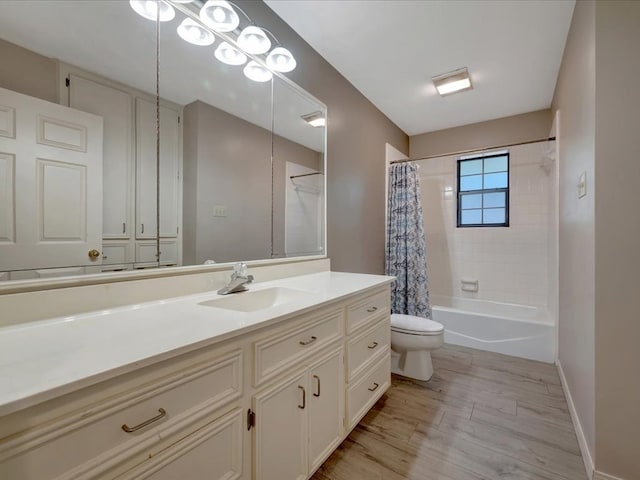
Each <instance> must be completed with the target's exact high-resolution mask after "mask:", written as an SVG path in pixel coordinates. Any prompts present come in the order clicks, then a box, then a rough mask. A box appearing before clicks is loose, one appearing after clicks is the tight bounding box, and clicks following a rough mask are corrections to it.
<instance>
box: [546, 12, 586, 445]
mask: <svg viewBox="0 0 640 480" xmlns="http://www.w3.org/2000/svg"><path fill="white" fill-rule="evenodd" d="M595 41H596V37H595V3H594V2H592V1H581V2H577V3H576V7H575V11H574V14H573V20H572V23H571V28H570V30H569V36H568V38H567V44H566V47H565V52H564V57H563V60H562V65H561V67H560V74H559V77H558V83H557V86H556V92H555V96H554V100H553V109H554V110H556V109H557V110H559V118H558V142H557V147H558V162H559V165H558V166H559V182H560V188H559V208H560V211H559V217H558V218H559V243H560V245H559V306H558V308H559V318H558V329H559V332H558V340H559V345H558V356H559V360H560V363H561V365H562V369H563V371H564V374H565V377H566V380H567V384H568V387H569V391H570V394H571V398H572V399H573V403H574V405H575V408H576V412H577V415H578V418H579V421H580V425H581V428H582V430H583V432H584V436H585V438H586V442H587V445H588V448H589V451H590V452H591V456H592V457H593V456H594V452H595V446H596V438H595V435H596V433H595V313H594V293H595V263H594V260H595V257H594V252H595V241H594V232H595V209H594V205H595V202H594V199H595V196H594V190H593V185H594V184H593V179H594V165H595V118H596V110H595V98H596V97H595V95H596V83H595ZM585 171H586V172H587V180H588V185H587V192H588V194H587V196H586V197H583V198H581V199H579V198H578V196H577V189H576V184H577V182H578V177H579V175H580V174H581V173H582V172H585Z"/></svg>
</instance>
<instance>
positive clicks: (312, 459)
mask: <svg viewBox="0 0 640 480" xmlns="http://www.w3.org/2000/svg"><path fill="white" fill-rule="evenodd" d="M309 376H310V377H309V381H310V386H309V388H310V389H311V395H310V397H309V470H310V471H313V470H315V469H316V468H318V467H319V466H320V464H322V462H323V461H324V460H325V459H326V458H327V457H328V456H329V455H330V454H331V452H333V450H335V449H336V448H337V446H338V445H340V442H341V441H342V431H343V428H344V362H343V353H342V349H340V350H338V351H336V352H335V353H333V354H332V355H331V356H329V357H327V358H324V359H322V360H321V361H319V362H318V363H316V364H315V365H313V366H312V367H311V368H310V371H309Z"/></svg>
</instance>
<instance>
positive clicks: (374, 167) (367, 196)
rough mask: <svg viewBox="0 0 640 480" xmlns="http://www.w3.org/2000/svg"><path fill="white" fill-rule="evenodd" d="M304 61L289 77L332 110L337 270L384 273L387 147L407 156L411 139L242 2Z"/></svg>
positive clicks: (332, 245) (332, 243)
mask: <svg viewBox="0 0 640 480" xmlns="http://www.w3.org/2000/svg"><path fill="white" fill-rule="evenodd" d="M237 3H238V4H239V5H240V7H241V8H243V9H245V10H246V11H247V13H248V14H249V15H250V16H251V18H252V19H253V20H254V21H255V22H256V23H257V24H258V25H261V26H264V27H266V28H268V29H269V30H271V31H273V33H274V34H275V35H276V36H277V37H278V40H279V41H280V43H282V44H283V45H285V46H286V47H287V48H288V49H289V50H291V52H292V53H293V55H294V56H295V57H296V59H297V61H298V67H297V68H296V69H295V70H294V71H293V72H291V73H289V74H287V76H288V77H289V78H291V79H292V80H293V81H294V82H296V83H297V84H298V85H300V86H301V87H302V88H304V89H305V90H307V91H309V92H310V93H311V94H312V95H314V96H316V97H317V98H318V99H319V100H321V101H322V102H324V103H325V104H327V107H328V112H329V113H328V120H327V128H328V147H327V162H328V166H327V170H328V171H327V175H328V177H327V181H328V191H327V204H328V205H327V217H328V225H327V229H328V230H327V234H328V254H329V256H330V257H331V268H332V270H342V271H352V272H364V273H382V272H383V271H384V243H385V239H384V236H385V225H384V215H385V143H387V142H388V143H390V144H392V145H393V146H394V147H396V148H397V149H398V150H401V151H403V152H405V153H408V151H409V139H408V137H407V135H406V134H405V133H404V132H403V131H402V130H400V129H399V128H398V127H397V126H396V125H395V124H393V123H392V122H391V121H390V120H389V119H388V118H387V117H385V116H384V115H383V114H382V112H380V111H379V110H378V109H377V108H376V107H375V106H374V105H373V104H372V103H371V102H369V101H368V100H367V99H366V98H365V97H364V96H363V95H362V94H361V93H360V92H358V90H356V88H355V87H353V85H351V84H350V83H349V82H348V81H347V80H346V79H345V78H344V77H343V76H342V75H340V74H339V73H338V72H337V71H336V70H335V68H333V67H332V66H331V65H330V64H329V63H328V62H327V61H326V60H324V59H323V58H322V57H321V56H320V55H319V54H318V53H317V52H316V51H315V50H313V49H312V48H311V47H310V46H309V45H308V44H307V43H306V42H305V41H304V40H302V39H301V38H300V37H299V36H298V35H297V34H296V33H295V32H294V31H293V30H292V29H291V28H290V27H289V26H288V25H287V24H286V23H284V22H283V21H282V20H281V19H280V17H278V16H277V15H276V14H275V13H274V12H273V11H272V10H270V9H269V7H267V6H266V5H265V4H264V3H262V2H252V1H247V0H243V1H238V2H237Z"/></svg>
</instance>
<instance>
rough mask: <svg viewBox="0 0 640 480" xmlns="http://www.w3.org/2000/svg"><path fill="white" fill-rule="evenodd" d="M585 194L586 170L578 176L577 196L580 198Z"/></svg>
mask: <svg viewBox="0 0 640 480" xmlns="http://www.w3.org/2000/svg"><path fill="white" fill-rule="evenodd" d="M586 194H587V172H582V174H581V175H580V178H578V198H582V197H584V196H585V195H586Z"/></svg>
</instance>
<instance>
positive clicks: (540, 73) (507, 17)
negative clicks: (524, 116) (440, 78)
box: [265, 0, 575, 135]
mask: <svg viewBox="0 0 640 480" xmlns="http://www.w3.org/2000/svg"><path fill="white" fill-rule="evenodd" d="M265 3H266V4H267V5H268V6H269V7H270V8H271V9H272V10H273V11H275V12H276V14H278V15H279V16H280V17H281V18H282V19H283V20H284V21H285V22H286V23H288V24H289V25H290V26H291V27H292V28H293V29H294V30H295V31H296V32H297V33H298V34H299V35H300V36H301V37H302V38H303V39H304V40H306V41H307V43H309V44H310V45H311V46H312V47H313V48H314V49H315V50H316V51H317V52H318V53H320V55H322V56H323V57H324V58H325V59H326V60H327V61H328V62H329V63H331V64H332V65H333V66H334V67H335V68H336V69H337V70H338V71H339V72H340V73H341V74H342V75H344V76H345V77H346V78H347V79H348V80H349V81H350V82H351V83H352V84H353V85H354V86H355V87H356V88H357V89H358V90H359V91H360V92H362V94H363V95H364V96H365V97H367V98H368V99H369V100H370V101H371V102H372V103H373V104H374V105H376V106H377V107H378V108H379V109H380V110H381V111H382V112H383V113H384V114H386V115H387V116H388V117H389V118H390V119H391V120H392V121H393V122H395V123H396V124H397V125H398V126H399V127H400V128H401V129H402V130H404V131H405V132H406V133H407V134H409V135H415V134H419V133H424V132H430V131H435V130H441V129H445V128H450V127H455V126H459V125H466V124H470V123H475V122H480V121H484V120H490V119H494V118H501V117H506V116H510V115H515V114H519V113H525V112H530V111H535V110H540V109H544V108H548V107H549V106H550V105H551V100H552V98H553V92H554V89H555V85H556V79H557V77H558V71H559V68H560V63H561V60H562V54H563V51H564V45H565V42H566V38H567V33H568V31H569V25H570V23H571V16H572V14H573V8H574V4H575V0H555V1H540V0H458V1H446V0H445V1H441V0H429V1H425V0H408V1H406V0H396V1H383V0H304V1H301V0H265ZM294 55H295V52H294ZM460 67H468V68H469V72H470V74H471V79H472V82H473V85H474V89H473V90H471V91H467V92H462V93H459V94H455V95H449V96H447V97H440V96H439V95H438V94H437V92H436V90H435V87H434V86H433V84H432V83H431V80H430V79H431V77H433V76H436V75H439V74H442V73H446V72H449V71H452V70H455V69H457V68H460ZM298 68H304V62H303V60H300V61H299V67H298Z"/></svg>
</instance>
